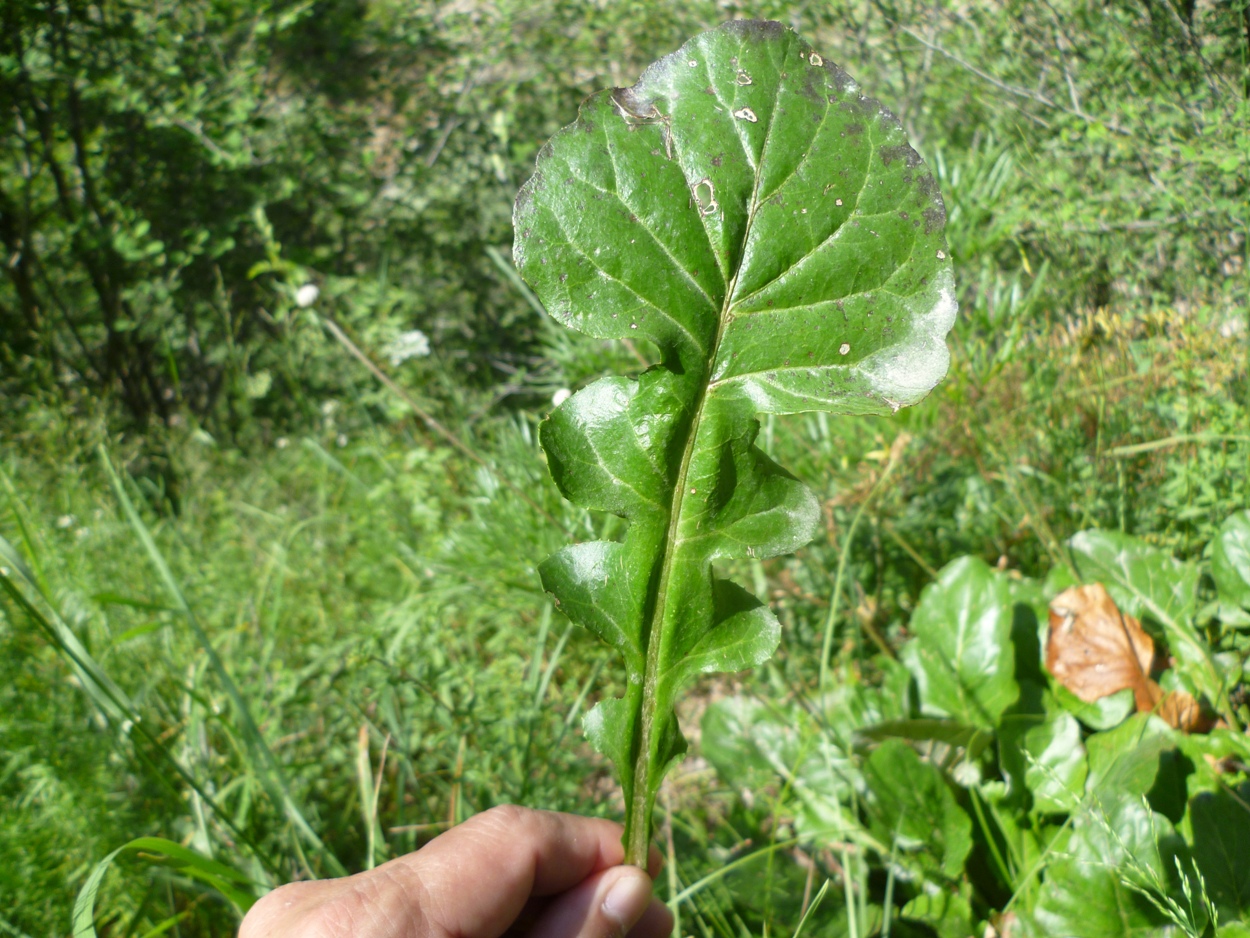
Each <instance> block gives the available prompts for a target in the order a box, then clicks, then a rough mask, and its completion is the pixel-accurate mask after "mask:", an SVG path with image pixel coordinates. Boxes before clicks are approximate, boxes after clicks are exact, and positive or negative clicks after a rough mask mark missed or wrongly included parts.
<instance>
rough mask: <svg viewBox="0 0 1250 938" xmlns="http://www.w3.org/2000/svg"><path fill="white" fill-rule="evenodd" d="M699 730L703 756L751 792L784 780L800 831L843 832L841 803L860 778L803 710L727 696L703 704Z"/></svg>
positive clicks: (823, 836)
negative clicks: (795, 805) (793, 799)
mask: <svg viewBox="0 0 1250 938" xmlns="http://www.w3.org/2000/svg"><path fill="white" fill-rule="evenodd" d="M702 730H703V736H702V740H701V746H702V751H703V755H704V756H705V757H706V758H707V760H708V761H709V762H711V763H712V765H713V766H714V767H715V768H716V771H717V774H718V775H720V777H721V778H722V779H724V780H725V781H726V782H728V783H729V784H730V785H732V786H734V787H735V788H737V789H739V790H746V791H747V792H750V793H751V794H755V793H756V792H757V791H758V790H759V789H762V788H765V787H773V788H780V787H782V786H783V785H784V786H786V787H788V789H789V791H790V793H791V794H792V795H793V796H794V797H796V798H797V799H798V801H799V805H798V808H799V810H798V812H797V823H798V827H799V830H800V832H801V833H803V834H804V835H811V836H813V837H814V838H816V839H817V840H818V841H827V840H829V839H830V838H839V837H842V836H843V835H844V834H845V829H846V818H847V816H848V815H847V812H846V811H844V810H843V807H842V805H843V803H844V802H846V801H847V800H849V799H850V797H851V795H852V794H855V793H858V792H860V791H862V789H863V777H862V776H861V774H860V771H859V769H858V767H857V766H856V764H855V761H854V760H852V759H851V758H850V757H849V756H848V755H847V753H846V751H845V750H844V749H843V747H842V746H841V745H840V744H839V743H838V741H837V740H835V739H834V738H833V734H832V732H830V731H828V730H826V729H824V728H822V727H821V726H819V725H818V724H817V722H816V721H815V720H814V719H813V718H812V716H811V715H810V714H809V713H808V712H807V711H806V710H804V709H802V708H801V707H798V706H796V705H794V704H790V705H787V706H776V705H773V704H769V703H765V702H763V701H758V700H752V699H751V698H748V697H727V698H725V699H724V700H720V701H717V702H716V703H714V704H713V705H712V706H710V707H709V708H708V709H707V712H706V713H705V714H704V716H703V723H702Z"/></svg>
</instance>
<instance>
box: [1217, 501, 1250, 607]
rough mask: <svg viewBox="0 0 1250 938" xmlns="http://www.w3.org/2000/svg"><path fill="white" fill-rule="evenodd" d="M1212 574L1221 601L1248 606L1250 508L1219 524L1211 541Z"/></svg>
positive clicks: (1249, 605)
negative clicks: (1217, 531) (1218, 528)
mask: <svg viewBox="0 0 1250 938" xmlns="http://www.w3.org/2000/svg"><path fill="white" fill-rule="evenodd" d="M1211 577H1212V579H1214V580H1215V588H1216V589H1217V590H1218V591H1219V594H1220V601H1221V602H1223V603H1226V604H1228V605H1230V606H1241V607H1242V608H1243V609H1250V511H1239V512H1237V513H1236V514H1235V515H1229V516H1228V518H1226V519H1225V520H1224V523H1223V524H1222V525H1220V530H1219V533H1217V534H1216V535H1215V540H1214V541H1212V544H1211Z"/></svg>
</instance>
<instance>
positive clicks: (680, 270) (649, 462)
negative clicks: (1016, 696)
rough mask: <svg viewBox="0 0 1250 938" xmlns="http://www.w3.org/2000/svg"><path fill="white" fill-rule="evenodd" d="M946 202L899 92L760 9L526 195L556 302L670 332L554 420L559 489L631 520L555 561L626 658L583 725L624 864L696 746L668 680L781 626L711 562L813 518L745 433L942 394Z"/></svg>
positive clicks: (616, 107) (559, 592)
mask: <svg viewBox="0 0 1250 938" xmlns="http://www.w3.org/2000/svg"><path fill="white" fill-rule="evenodd" d="M707 89H711V94H708V93H706V90H707ZM804 216H806V217H804ZM945 217H946V216H945V210H944V209H943V206H942V200H941V196H940V195H939V194H938V192H937V190H936V185H935V183H934V181H933V177H932V176H931V175H929V174H928V173H927V172H924V171H923V169H922V168H921V161H920V157H919V155H918V154H916V152H915V151H914V150H912V149H911V148H910V147H909V146H908V145H907V143H906V140H905V138H904V135H903V131H902V127H901V125H900V124H899V123H898V121H897V120H896V119H895V118H894V117H893V115H891V114H890V113H889V112H888V111H886V110H884V109H883V108H882V107H881V105H880V104H878V103H877V102H876V101H873V100H872V99H870V98H867V97H865V96H864V95H863V94H861V93H860V92H859V90H858V86H857V85H856V84H855V82H854V81H853V80H852V79H850V77H849V76H847V75H846V73H845V72H843V71H842V70H841V68H840V67H838V66H837V65H835V64H833V63H832V62H830V63H828V64H826V63H825V61H824V59H823V58H822V57H821V56H820V55H819V54H818V53H816V52H815V51H814V50H813V49H812V48H811V47H810V46H808V45H807V44H806V43H805V42H804V41H803V40H801V39H800V38H799V37H798V36H797V35H795V34H794V33H793V32H791V31H789V30H786V29H785V28H784V27H783V26H782V25H781V24H779V23H766V22H755V21H735V22H733V23H730V24H728V25H726V26H724V27H721V28H720V29H717V30H714V31H712V32H709V33H704V34H702V35H701V36H698V37H696V38H694V39H692V40H690V41H689V42H688V43H686V44H685V45H684V46H682V47H681V49H679V50H678V51H677V52H674V53H673V54H672V55H669V56H668V57H666V58H664V59H661V60H660V61H659V62H657V63H656V64H655V65H653V66H651V67H650V68H649V69H648V70H647V71H646V72H644V73H643V77H642V78H641V79H640V80H639V82H638V84H636V85H634V86H633V87H632V88H628V89H617V90H613V91H605V92H600V93H599V94H597V95H595V96H593V97H592V98H590V99H588V100H587V101H586V102H585V103H584V104H583V105H582V108H581V112H580V116H579V117H578V120H577V122H576V123H575V124H573V125H571V126H570V127H568V128H566V129H565V130H563V131H561V132H560V133H559V134H557V135H556V136H555V137H554V138H552V140H551V141H550V142H549V143H548V144H547V145H546V146H545V147H544V148H543V150H542V153H541V155H540V157H539V160H538V165H537V168H536V169H535V173H534V176H533V177H532V178H531V179H530V180H529V182H527V183H526V184H525V186H524V187H523V188H522V189H521V192H520V194H519V195H518V196H517V203H516V216H515V226H516V232H517V243H516V247H515V249H514V252H515V255H516V259H517V267H518V269H519V271H520V273H521V275H522V276H523V277H525V278H526V280H528V281H529V282H530V284H531V285H532V286H533V287H534V291H535V293H536V294H537V296H538V298H539V299H540V300H542V301H543V302H544V303H545V304H546V307H547V309H548V310H549V311H550V312H551V314H552V316H553V317H555V318H556V319H557V320H559V321H562V322H564V323H565V324H566V325H568V326H570V327H573V328H576V329H578V330H579V331H581V332H585V333H588V334H590V335H593V336H598V337H601V338H609V339H618V340H628V339H631V338H638V339H646V340H648V341H649V342H652V343H654V344H655V346H656V347H657V348H658V349H659V352H660V359H661V361H660V364H658V365H657V366H655V367H653V368H650V369H648V370H647V371H646V372H644V373H643V374H642V376H641V377H640V378H638V379H637V380H633V379H622V378H604V379H602V380H600V381H598V382H596V383H594V384H592V385H590V386H589V387H587V388H585V389H583V390H582V391H579V392H578V393H577V394H574V395H573V396H572V398H570V399H569V400H568V401H566V402H565V403H563V404H561V405H560V407H559V408H557V410H556V411H555V413H554V414H553V415H552V417H551V418H550V420H549V421H548V422H547V423H546V424H544V425H543V431H542V441H543V448H544V450H545V451H546V453H547V457H548V460H549V464H550V466H551V471H552V475H553V477H554V478H555V480H556V484H557V485H558V486H559V487H560V490H561V491H562V492H563V493H564V494H565V495H566V496H567V497H568V498H570V499H572V500H573V501H574V502H576V503H578V504H581V505H584V506H586V507H588V508H594V509H598V510H600V511H609V512H612V513H613V514H616V515H619V516H621V517H623V518H626V519H627V520H628V521H629V523H630V525H629V531H628V533H627V534H626V536H625V538H624V540H623V541H620V542H609V541H592V542H588V543H581V544H577V545H574V546H572V547H568V548H565V549H564V550H562V551H560V552H559V553H558V554H556V555H555V556H554V557H552V558H550V559H549V560H547V561H545V562H544V563H543V565H542V567H541V574H542V578H543V585H544V586H545V587H546V588H547V589H548V590H550V591H551V592H552V593H554V594H555V596H556V600H557V602H558V603H559V604H560V608H561V609H562V610H563V611H564V612H565V613H566V614H567V615H569V616H570V618H572V619H573V621H574V622H576V623H578V624H579V625H582V626H583V627H585V628H587V629H589V630H590V631H591V632H593V633H594V634H596V635H597V636H599V638H601V639H602V640H603V641H605V642H607V643H608V644H610V645H612V646H613V647H614V648H615V649H616V650H617V651H618V652H619V653H620V654H621V655H622V657H623V658H624V661H625V667H626V673H627V676H628V684H629V691H628V693H627V694H626V696H625V697H623V698H616V699H613V700H609V701H605V702H603V703H600V704H599V706H598V707H597V708H596V709H595V710H593V711H592V712H591V713H590V714H589V715H588V717H587V723H586V728H587V733H588V735H589V736H590V738H591V740H592V741H593V742H594V744H595V746H596V747H597V748H598V749H599V750H600V751H601V752H603V753H604V754H605V755H608V756H610V757H611V759H612V760H613V762H615V763H616V766H617V771H618V773H619V775H620V779H621V785H622V788H623V789H624V793H625V802H626V805H627V806H628V810H627V812H626V822H625V842H626V845H627V859H628V860H629V862H631V863H638V864H645V862H646V856H647V849H648V844H649V843H650V840H651V809H652V806H653V805H654V802H655V797H656V794H657V792H658V791H659V787H660V783H661V781H662V779H663V777H664V774H665V772H666V771H667V770H668V768H669V767H670V766H671V765H672V764H673V763H674V761H676V760H677V759H679V758H680V757H681V755H682V753H683V752H684V751H685V748H686V747H685V742H684V740H683V739H682V736H681V732H680V730H679V729H678V727H677V717H676V712H675V710H674V707H675V704H676V701H677V697H678V694H679V693H680V692H681V691H682V689H683V688H684V687H685V686H686V685H688V684H689V683H690V682H691V681H692V680H693V679H694V678H695V677H696V676H697V675H699V674H701V673H705V672H709V671H740V670H742V669H744V668H747V667H750V666H752V665H757V664H760V663H761V662H762V661H764V660H766V659H767V658H768V657H769V656H770V655H771V654H772V652H773V650H774V649H775V648H776V646H777V642H778V639H779V637H780V628H779V624H778V622H777V620H776V618H775V617H774V616H773V615H772V614H771V613H770V612H769V610H768V607H767V606H766V605H764V604H763V603H761V602H760V601H759V600H758V599H756V598H754V597H752V596H751V595H750V594H749V593H747V592H746V591H744V590H742V589H741V588H740V587H737V586H735V585H733V584H732V583H731V582H729V581H727V580H724V579H721V578H719V577H716V576H714V575H713V574H712V565H713V564H714V563H717V562H721V563H723V562H726V561H730V560H743V559H747V558H758V559H764V558H768V557H773V556H776V555H778V554H784V553H787V552H789V551H792V550H794V549H795V548H797V547H801V546H802V545H803V544H805V543H806V542H807V541H809V540H810V539H811V538H812V536H813V535H814V534H815V531H816V526H817V523H818V518H819V510H818V508H817V505H816V500H815V497H814V496H813V494H812V493H811V492H810V491H809V490H808V489H806V488H805V487H804V486H803V485H802V484H801V483H799V482H798V481H797V480H795V479H794V478H793V477H792V476H790V475H789V474H788V473H786V472H785V471H784V470H783V469H781V468H780V467H779V466H778V465H777V464H776V463H774V462H773V461H772V460H770V459H768V457H767V456H765V455H764V454H763V453H762V452H761V451H760V450H759V449H758V448H757V447H756V446H755V440H756V437H757V435H758V433H759V424H758V422H757V421H756V419H755V415H756V414H757V413H761V412H762V413H768V414H778V413H780V414H784V413H794V412H801V411H811V410H821V411H833V412H835V413H859V414H862V413H890V412H893V411H897V410H898V409H899V408H900V407H902V406H905V405H908V404H913V403H915V402H917V401H918V400H920V399H921V398H922V397H923V396H924V395H925V394H927V393H928V392H929V390H930V389H931V388H932V387H933V385H934V384H935V383H936V382H937V381H938V380H940V379H941V377H942V375H943V374H945V372H946V365H947V352H946V346H945V342H944V339H945V335H946V332H947V331H948V330H949V329H950V326H951V323H952V321H953V318H954V314H955V301H954V285H953V280H952V274H951V264H950V260H949V258H948V257H947V254H946V242H945V241H944V240H943V238H942V225H943V223H944V221H945ZM792 362H793V364H792Z"/></svg>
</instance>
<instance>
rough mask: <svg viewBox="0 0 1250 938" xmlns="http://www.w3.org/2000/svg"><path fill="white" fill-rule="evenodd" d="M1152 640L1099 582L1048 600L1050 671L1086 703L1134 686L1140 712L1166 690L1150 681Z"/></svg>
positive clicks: (1150, 707)
mask: <svg viewBox="0 0 1250 938" xmlns="http://www.w3.org/2000/svg"><path fill="white" fill-rule="evenodd" d="M1154 654H1155V646H1154V641H1153V640H1152V639H1151V638H1150V636H1149V635H1147V634H1146V633H1145V632H1144V631H1142V627H1141V623H1140V622H1138V621H1137V620H1136V619H1134V618H1133V617H1132V616H1129V615H1125V614H1124V613H1122V612H1121V611H1120V610H1119V608H1118V607H1117V606H1116V604H1115V601H1114V600H1113V599H1112V598H1111V596H1110V595H1109V594H1108V593H1107V590H1106V589H1105V588H1104V587H1103V585H1102V584H1101V583H1091V584H1089V585H1088V586H1074V587H1072V588H1071V589H1067V590H1064V591H1063V592H1062V593H1060V594H1059V595H1058V596H1056V597H1055V598H1054V599H1053V600H1052V601H1051V603H1050V631H1049V634H1048V635H1047V639H1046V669H1047V670H1048V671H1050V673H1051V674H1053V675H1054V677H1055V680H1057V681H1058V682H1059V683H1060V684H1062V685H1063V686H1064V687H1066V688H1067V689H1068V690H1070V691H1072V693H1074V694H1076V696H1078V697H1080V698H1081V700H1083V701H1085V702H1086V703H1093V702H1094V701H1095V700H1099V699H1101V698H1103V697H1107V696H1109V695H1111V694H1114V693H1117V692H1119V691H1122V690H1124V688H1126V687H1127V688H1130V689H1132V691H1133V700H1134V702H1135V703H1136V704H1137V709H1138V710H1139V711H1149V710H1154V709H1155V706H1156V705H1157V704H1158V703H1159V701H1160V700H1161V699H1162V697H1163V691H1162V689H1161V688H1160V687H1159V685H1158V684H1156V683H1155V682H1154V681H1152V680H1151V679H1150V668H1151V665H1152V664H1153V662H1154Z"/></svg>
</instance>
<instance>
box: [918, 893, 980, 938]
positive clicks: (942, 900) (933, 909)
mask: <svg viewBox="0 0 1250 938" xmlns="http://www.w3.org/2000/svg"><path fill="white" fill-rule="evenodd" d="M899 918H900V919H902V920H903V921H904V922H907V921H918V922H924V923H925V924H926V925H929V926H931V927H932V928H933V930H934V931H936V932H937V933H938V938H968V936H969V935H971V934H974V930H973V928H972V923H973V918H972V906H971V904H970V903H969V902H968V899H967V898H966V897H965V896H964V895H962V894H961V893H958V892H953V891H951V890H949V889H936V888H931V887H930V886H929V884H925V891H924V892H922V893H920V894H919V895H918V896H916V897H915V898H914V899H912V900H911V901H910V902H908V903H907V904H906V905H905V906H903V908H902V909H900V910H899Z"/></svg>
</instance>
